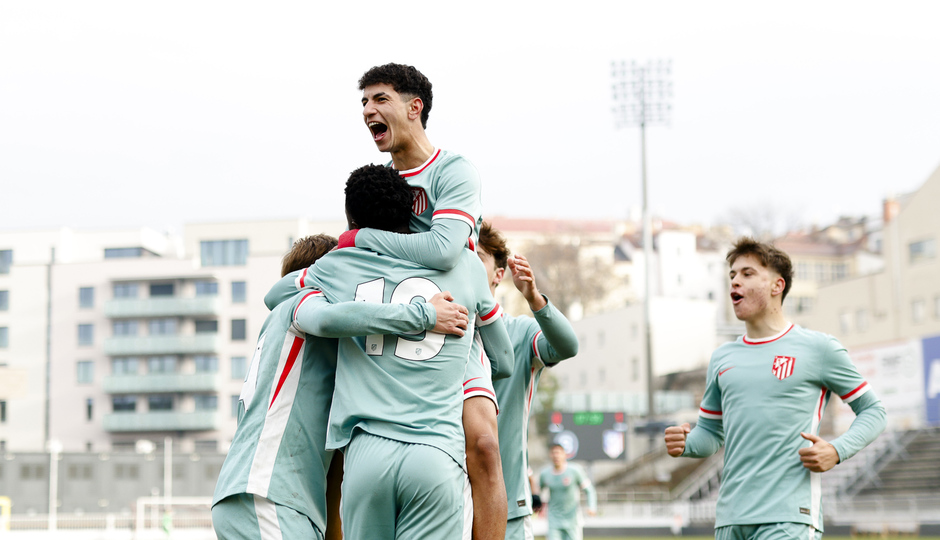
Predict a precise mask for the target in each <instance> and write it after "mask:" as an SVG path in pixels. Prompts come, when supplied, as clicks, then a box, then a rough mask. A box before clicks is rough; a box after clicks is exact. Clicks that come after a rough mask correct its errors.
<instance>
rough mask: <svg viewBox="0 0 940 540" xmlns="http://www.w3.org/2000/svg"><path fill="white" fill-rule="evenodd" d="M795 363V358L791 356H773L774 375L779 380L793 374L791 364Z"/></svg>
mask: <svg viewBox="0 0 940 540" xmlns="http://www.w3.org/2000/svg"><path fill="white" fill-rule="evenodd" d="M794 364H796V358H794V357H792V356H775V357H774V367H773V372H774V375H775V376H776V377H777V378H778V379H780V380H781V381H782V380H784V379H786V378H787V377H789V376H790V375H793V366H794Z"/></svg>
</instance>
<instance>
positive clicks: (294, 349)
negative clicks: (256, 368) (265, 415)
mask: <svg viewBox="0 0 940 540" xmlns="http://www.w3.org/2000/svg"><path fill="white" fill-rule="evenodd" d="M303 344H304V338H302V337H297V336H295V337H294V343H292V344H291V346H290V354H288V355H287V361H286V362H285V363H284V371H282V372H281V377H280V378H279V379H278V380H277V387H276V388H275V389H274V395H273V396H271V403H270V404H269V405H268V410H270V409H271V407H272V406H273V405H274V400H275V399H277V395H278V394H279V393H280V392H281V387H282V386H284V381H286V380H287V375H288V374H290V370H291V368H293V367H294V363H295V362H296V361H297V355H298V354H300V348H301V347H303Z"/></svg>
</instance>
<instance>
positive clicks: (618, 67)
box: [610, 60, 672, 421]
mask: <svg viewBox="0 0 940 540" xmlns="http://www.w3.org/2000/svg"><path fill="white" fill-rule="evenodd" d="M610 75H611V79H612V80H613V84H612V89H613V98H614V103H615V105H614V107H613V113H614V122H615V124H616V127H617V128H618V129H619V128H622V127H630V126H640V171H641V175H642V180H643V266H644V281H645V289H646V298H645V299H644V301H643V318H644V325H645V326H646V392H647V420H648V421H652V420H653V418H654V417H655V414H656V409H655V406H654V392H653V391H654V387H653V350H652V343H651V341H652V337H651V334H650V301H651V299H652V298H651V297H652V292H651V286H650V281H651V279H650V277H651V276H650V260H651V259H652V256H653V227H652V218H651V217H650V209H649V190H648V189H647V183H646V126H647V125H656V124H661V125H669V120H670V116H671V113H672V105H671V104H670V102H669V100H670V98H672V80H671V75H672V63H671V61H669V60H659V61H655V62H654V61H648V62H647V63H646V64H637V63H636V62H635V61H631V62H625V61H621V62H611V64H610Z"/></svg>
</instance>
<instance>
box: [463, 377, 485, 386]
mask: <svg viewBox="0 0 940 540" xmlns="http://www.w3.org/2000/svg"><path fill="white" fill-rule="evenodd" d="M482 378H483V377H474V378H472V379H467V380H465V381H464V382H463V385H464V386H467V384H469V383H470V381H475V380H477V379H482Z"/></svg>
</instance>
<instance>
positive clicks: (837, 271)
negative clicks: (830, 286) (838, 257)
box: [832, 263, 849, 281]
mask: <svg viewBox="0 0 940 540" xmlns="http://www.w3.org/2000/svg"><path fill="white" fill-rule="evenodd" d="M848 274H849V272H848V268H847V267H846V265H845V263H835V264H833V265H832V280H833V281H837V280H840V279H845V278H846V276H848Z"/></svg>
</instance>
